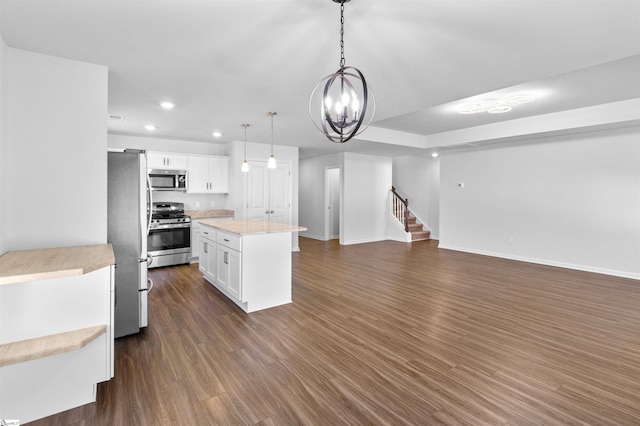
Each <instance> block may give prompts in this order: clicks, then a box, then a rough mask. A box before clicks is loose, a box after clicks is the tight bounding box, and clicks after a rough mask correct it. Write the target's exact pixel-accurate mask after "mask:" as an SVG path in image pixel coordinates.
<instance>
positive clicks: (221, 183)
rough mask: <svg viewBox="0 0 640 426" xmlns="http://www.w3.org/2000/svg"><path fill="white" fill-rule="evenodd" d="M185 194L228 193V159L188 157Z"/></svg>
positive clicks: (207, 156)
mask: <svg viewBox="0 0 640 426" xmlns="http://www.w3.org/2000/svg"><path fill="white" fill-rule="evenodd" d="M187 182H188V185H187V192H190V193H200V194H226V193H228V192H229V157H217V156H212V155H198V156H189V168H188V178H187Z"/></svg>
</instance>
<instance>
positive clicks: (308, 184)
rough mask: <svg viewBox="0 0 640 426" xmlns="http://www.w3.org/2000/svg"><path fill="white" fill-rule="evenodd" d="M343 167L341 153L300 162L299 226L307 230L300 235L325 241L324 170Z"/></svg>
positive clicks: (342, 155)
mask: <svg viewBox="0 0 640 426" xmlns="http://www.w3.org/2000/svg"><path fill="white" fill-rule="evenodd" d="M343 166H344V154H342V153H339V154H331V155H324V156H320V157H313V158H304V159H302V160H300V225H302V226H306V227H307V228H308V229H307V231H305V232H302V233H301V235H304V236H305V237H310V238H315V239H318V240H324V239H325V207H326V206H325V175H324V174H325V168H327V167H341V168H342V167H343ZM340 179H342V174H341V176H340ZM341 185H342V184H341ZM341 204H342V200H341Z"/></svg>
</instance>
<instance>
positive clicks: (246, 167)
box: [240, 123, 250, 173]
mask: <svg viewBox="0 0 640 426" xmlns="http://www.w3.org/2000/svg"><path fill="white" fill-rule="evenodd" d="M241 126H242V127H244V157H243V158H244V160H243V161H242V167H241V168H240V170H241V171H242V173H247V172H248V171H249V163H247V127H249V126H250V124H245V123H242V124H241Z"/></svg>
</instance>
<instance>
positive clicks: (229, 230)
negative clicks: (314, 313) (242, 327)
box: [199, 219, 307, 312]
mask: <svg viewBox="0 0 640 426" xmlns="http://www.w3.org/2000/svg"><path fill="white" fill-rule="evenodd" d="M200 224H201V225H203V231H202V235H201V239H200V266H199V268H200V271H202V273H203V274H204V278H205V279H206V280H207V281H208V282H209V283H211V284H212V285H213V286H215V287H216V288H217V289H218V290H220V292H222V293H223V294H224V295H225V296H227V297H228V298H229V299H231V300H232V301H233V302H234V303H235V304H237V305H238V306H239V307H240V308H242V309H243V310H244V311H245V312H254V311H258V310H261V309H267V308H271V307H274V306H279V305H283V304H286V303H291V233H292V232H298V231H305V230H306V229H307V228H305V227H302V226H295V225H287V224H281V223H275V222H267V221H262V220H254V219H236V220H211V221H207V220H203V221H201V222H200Z"/></svg>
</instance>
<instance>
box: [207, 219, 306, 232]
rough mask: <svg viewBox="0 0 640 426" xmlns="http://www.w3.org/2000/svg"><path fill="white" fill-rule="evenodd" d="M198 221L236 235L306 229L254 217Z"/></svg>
mask: <svg viewBox="0 0 640 426" xmlns="http://www.w3.org/2000/svg"><path fill="white" fill-rule="evenodd" d="M200 223H201V224H202V225H206V226H210V227H212V228H216V229H219V230H221V231H225V232H229V233H231V234H236V235H251V234H271V233H276V232H298V231H306V230H307V228H305V227H304V226H296V225H285V224H282V223H275V222H267V221H264V220H256V219H236V220H211V221H207V220H203V221H201V222H200Z"/></svg>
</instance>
